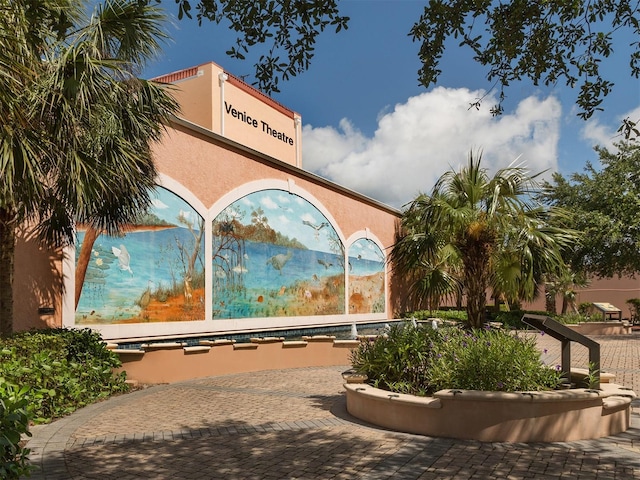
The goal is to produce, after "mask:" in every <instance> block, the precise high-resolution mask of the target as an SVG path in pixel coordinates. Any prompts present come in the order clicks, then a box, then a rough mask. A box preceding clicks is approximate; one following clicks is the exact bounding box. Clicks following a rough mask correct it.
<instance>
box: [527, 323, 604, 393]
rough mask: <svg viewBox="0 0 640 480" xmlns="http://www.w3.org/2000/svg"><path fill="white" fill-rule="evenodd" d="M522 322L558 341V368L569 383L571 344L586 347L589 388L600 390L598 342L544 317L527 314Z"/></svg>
mask: <svg viewBox="0 0 640 480" xmlns="http://www.w3.org/2000/svg"><path fill="white" fill-rule="evenodd" d="M522 321H523V322H524V323H526V324H527V325H530V326H532V327H533V328H536V329H538V330H540V331H541V332H544V333H545V334H547V335H549V336H551V337H552V338H555V339H556V340H560V343H561V354H560V364H561V365H560V366H561V368H562V372H563V373H565V374H566V375H567V376H568V379H569V382H571V342H577V343H579V344H581V345H584V346H585V347H587V348H588V349H589V376H590V377H591V378H593V379H594V382H592V384H591V385H590V387H591V388H595V389H599V388H600V344H599V343H598V342H594V341H593V340H591V339H590V338H588V337H586V336H584V335H582V334H580V333H578V332H576V331H574V330H571V329H570V328H569V327H567V326H565V325H563V324H561V323H560V322H557V321H555V320H554V319H552V318H551V317H547V316H545V315H532V314H528V313H527V314H525V315H524V316H523V317H522Z"/></svg>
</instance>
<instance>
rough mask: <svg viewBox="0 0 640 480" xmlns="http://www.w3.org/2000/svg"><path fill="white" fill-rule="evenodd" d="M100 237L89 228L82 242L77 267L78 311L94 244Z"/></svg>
mask: <svg viewBox="0 0 640 480" xmlns="http://www.w3.org/2000/svg"><path fill="white" fill-rule="evenodd" d="M99 235H100V232H98V231H97V230H96V229H95V228H93V227H87V230H86V231H85V232H84V239H83V240H82V247H80V255H79V256H78V264H77V265H76V291H75V299H76V305H75V307H76V309H77V308H78V303H79V302H80V296H81V295H82V287H83V286H84V278H85V276H86V275H87V268H88V267H89V262H90V261H91V251H92V250H93V244H94V243H95V241H96V239H97V238H98V236H99Z"/></svg>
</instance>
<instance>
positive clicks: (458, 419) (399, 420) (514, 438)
mask: <svg viewBox="0 0 640 480" xmlns="http://www.w3.org/2000/svg"><path fill="white" fill-rule="evenodd" d="M344 387H345V389H346V392H347V410H348V412H349V413H350V414H351V415H353V416H354V417H356V418H359V419H361V420H364V421H366V422H369V423H372V424H374V425H378V426H381V427H385V428H388V429H390V430H395V431H400V432H406V433H416V434H421V435H428V436H432V437H449V438H459V439H470V440H479V441H483V442H564V441H573V440H585V439H593V438H599V437H604V436H608V435H613V434H616V433H620V432H624V431H625V430H627V429H628V428H629V422H630V403H631V400H632V399H633V398H635V396H636V395H635V393H634V392H633V391H631V390H629V389H625V388H624V387H621V386H619V385H615V384H607V385H603V390H588V389H572V390H557V391H548V392H547V391H545V392H522V393H505V392H483V391H475V390H441V391H439V392H436V393H435V394H434V395H433V396H432V397H417V396H413V395H405V394H397V393H392V392H388V391H385V390H380V389H378V388H374V387H372V386H370V385H367V384H364V383H361V384H358V383H345V385H344Z"/></svg>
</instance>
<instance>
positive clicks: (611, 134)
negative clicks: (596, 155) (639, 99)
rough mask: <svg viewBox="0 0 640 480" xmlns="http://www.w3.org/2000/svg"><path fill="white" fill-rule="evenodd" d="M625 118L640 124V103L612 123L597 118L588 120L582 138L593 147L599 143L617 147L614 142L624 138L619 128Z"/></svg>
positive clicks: (609, 147) (606, 146)
mask: <svg viewBox="0 0 640 480" xmlns="http://www.w3.org/2000/svg"><path fill="white" fill-rule="evenodd" d="M625 118H628V119H629V120H630V121H632V122H636V123H637V124H639V125H640V105H638V106H637V107H636V108H634V109H633V110H629V111H628V112H626V113H623V114H622V115H620V116H619V117H618V118H617V122H615V123H614V124H612V125H603V124H601V123H600V122H599V121H598V120H597V119H591V120H589V121H587V123H586V125H585V126H584V127H583V128H582V131H581V134H582V138H583V139H585V140H587V141H588V142H590V143H591V146H592V147H595V146H596V145H599V146H601V147H605V148H607V149H609V150H613V149H615V147H614V145H613V144H614V143H615V142H619V141H620V140H622V139H623V137H622V136H621V134H620V132H618V131H617V129H618V127H620V125H622V120H623V119H625Z"/></svg>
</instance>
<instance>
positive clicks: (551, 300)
mask: <svg viewBox="0 0 640 480" xmlns="http://www.w3.org/2000/svg"><path fill="white" fill-rule="evenodd" d="M544 309H545V311H546V312H547V313H551V314H553V315H555V314H556V313H557V310H556V294H555V292H554V291H553V290H552V289H550V288H549V286H547V285H545V286H544Z"/></svg>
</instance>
